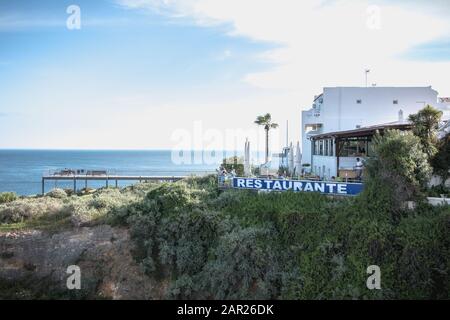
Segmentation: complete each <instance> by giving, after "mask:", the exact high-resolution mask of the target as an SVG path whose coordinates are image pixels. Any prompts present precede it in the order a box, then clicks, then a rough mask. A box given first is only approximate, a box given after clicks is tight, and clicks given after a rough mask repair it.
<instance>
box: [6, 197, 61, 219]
mask: <svg viewBox="0 0 450 320" xmlns="http://www.w3.org/2000/svg"><path fill="white" fill-rule="evenodd" d="M67 212H68V209H67V206H66V205H65V204H64V203H63V202H62V201H61V200H60V199H54V198H38V199H33V198H29V199H19V200H16V201H14V202H10V203H5V204H1V205H0V223H17V222H23V221H25V220H29V219H32V218H40V217H42V216H51V215H56V214H61V213H67Z"/></svg>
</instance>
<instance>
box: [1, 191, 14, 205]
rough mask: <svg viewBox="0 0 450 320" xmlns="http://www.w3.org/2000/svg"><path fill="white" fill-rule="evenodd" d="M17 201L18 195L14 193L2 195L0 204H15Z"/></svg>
mask: <svg viewBox="0 0 450 320" xmlns="http://www.w3.org/2000/svg"><path fill="white" fill-rule="evenodd" d="M15 200H17V195H16V194H15V193H13V192H3V193H0V204H2V203H8V202H13V201H15Z"/></svg>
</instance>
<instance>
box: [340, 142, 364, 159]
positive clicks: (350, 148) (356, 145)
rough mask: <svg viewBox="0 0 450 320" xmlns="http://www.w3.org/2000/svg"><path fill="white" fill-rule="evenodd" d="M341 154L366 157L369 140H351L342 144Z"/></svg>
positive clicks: (342, 155) (343, 155)
mask: <svg viewBox="0 0 450 320" xmlns="http://www.w3.org/2000/svg"><path fill="white" fill-rule="evenodd" d="M340 146H341V147H340V152H339V155H340V156H341V157H364V156H367V141H364V140H359V141H358V140H349V141H343V142H341V145H340Z"/></svg>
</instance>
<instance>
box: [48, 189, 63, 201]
mask: <svg viewBox="0 0 450 320" xmlns="http://www.w3.org/2000/svg"><path fill="white" fill-rule="evenodd" d="M46 196H47V197H50V198H55V199H65V198H67V193H66V191H64V190H63V189H58V188H55V189H53V190H52V191H50V192H48V193H47V194H46Z"/></svg>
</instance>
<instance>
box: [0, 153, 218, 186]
mask: <svg viewBox="0 0 450 320" xmlns="http://www.w3.org/2000/svg"><path fill="white" fill-rule="evenodd" d="M171 159H172V157H171V151H168V150H166V151H66V150H64V151H62V150H61V151H59V150H58V151H56V150H0V192H5V191H13V192H16V193H17V194H20V195H31V194H38V193H40V192H41V177H42V175H43V173H44V172H48V171H49V170H58V169H64V168H71V169H87V170H90V169H93V170H95V169H98V170H101V169H103V170H109V171H111V172H113V173H115V174H123V175H149V176H151V175H155V176H158V175H189V174H203V173H205V172H211V171H214V170H215V169H216V168H217V166H218V163H217V164H200V165H199V164H191V165H189V164H182V165H177V164H175V163H173V162H172V160H171ZM131 183H133V182H130V183H128V182H126V181H120V182H119V185H120V186H125V185H128V184H131ZM104 184H105V182H103V183H102V182H96V181H89V182H88V186H89V187H92V188H98V187H102V186H104ZM79 185H80V187H84V182H79ZM55 186H57V187H59V188H72V187H73V183H71V182H62V181H59V182H58V183H57V184H55V182H52V181H48V182H46V186H45V187H46V191H49V190H50V189H52V188H54V187H55Z"/></svg>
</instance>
